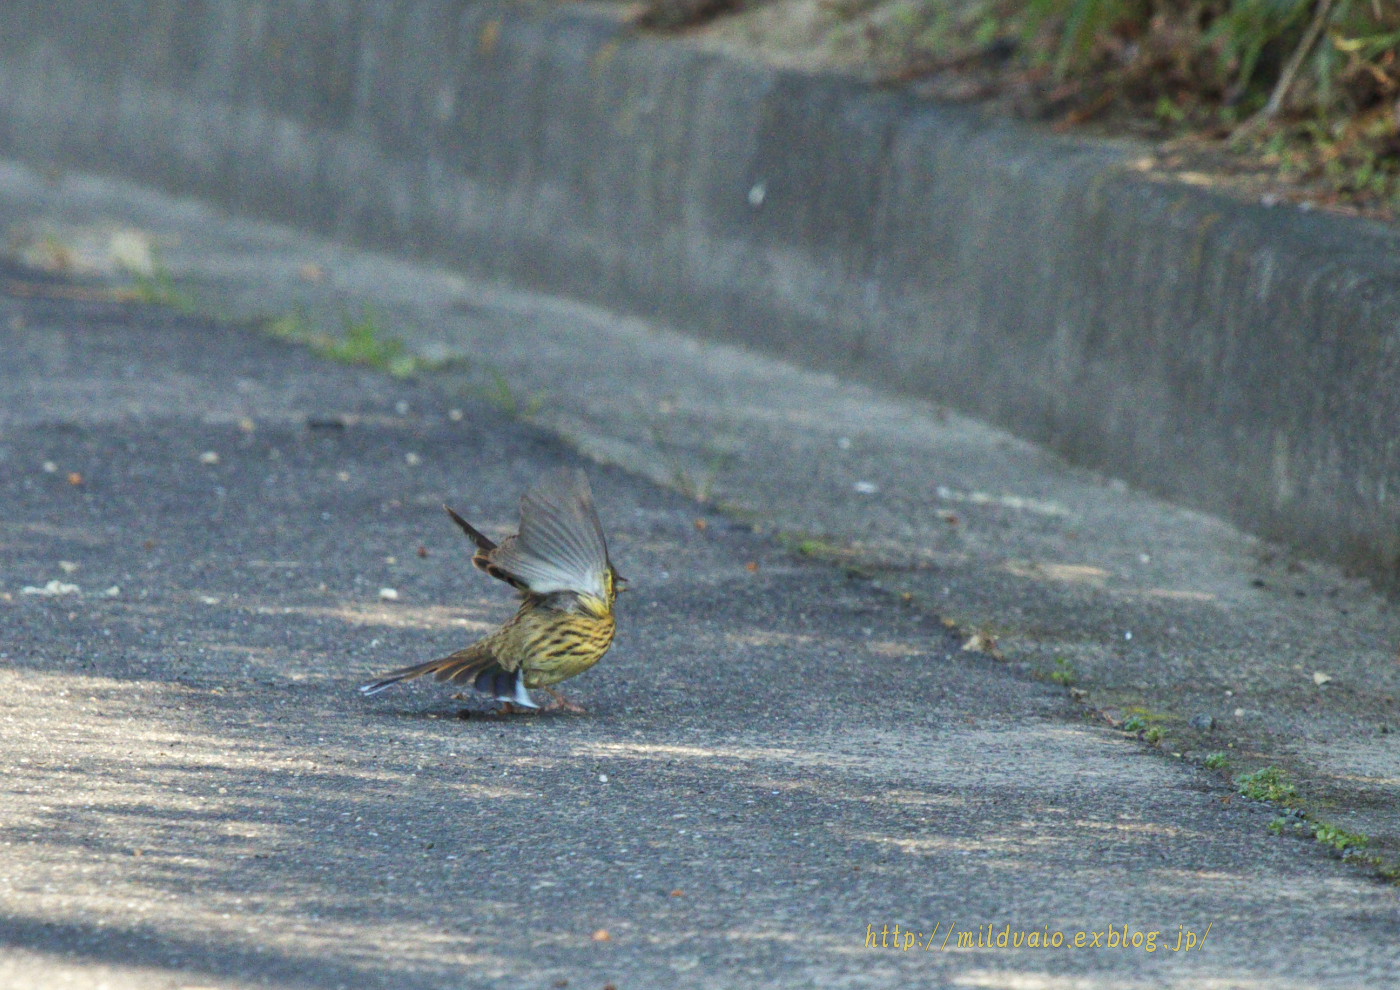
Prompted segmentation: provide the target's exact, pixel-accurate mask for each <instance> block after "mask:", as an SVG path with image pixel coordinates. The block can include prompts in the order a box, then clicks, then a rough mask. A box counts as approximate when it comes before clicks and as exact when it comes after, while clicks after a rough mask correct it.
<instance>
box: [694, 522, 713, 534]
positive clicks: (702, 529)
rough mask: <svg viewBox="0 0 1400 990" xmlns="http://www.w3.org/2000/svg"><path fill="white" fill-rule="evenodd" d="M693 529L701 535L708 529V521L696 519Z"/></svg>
mask: <svg viewBox="0 0 1400 990" xmlns="http://www.w3.org/2000/svg"><path fill="white" fill-rule="evenodd" d="M695 528H696V529H698V530H699V531H700V532H702V533H703V532H705V530H707V529H709V528H710V521H709V520H708V519H697V520H695Z"/></svg>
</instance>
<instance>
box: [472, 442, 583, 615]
mask: <svg viewBox="0 0 1400 990" xmlns="http://www.w3.org/2000/svg"><path fill="white" fill-rule="evenodd" d="M447 511H448V513H449V514H450V515H451V516H452V519H453V521H455V522H456V523H457V525H458V526H460V527H462V531H463V532H464V533H466V534H467V536H468V537H470V538H471V540H472V542H474V543H475V544H476V547H477V551H476V554H475V555H474V556H473V557H472V562H473V563H475V564H476V566H477V567H479V568H481V569H482V570H483V571H485V572H486V573H488V574H490V575H491V576H492V577H495V578H499V579H500V580H502V581H505V582H507V583H508V584H510V585H512V586H513V587H516V588H519V589H520V590H522V591H527V592H529V593H531V594H535V595H548V594H551V593H553V592H560V591H569V592H574V593H576V594H586V595H593V596H596V597H598V598H605V597H606V596H607V585H606V579H605V575H606V574H607V572H608V570H609V564H608V545H607V541H606V540H605V539H604V537H603V526H602V524H601V523H600V522H599V521H598V511H597V510H596V509H595V508H594V507H593V490H592V488H590V487H589V484H588V476H587V475H585V474H584V473H583V472H582V471H577V470H570V469H567V468H564V469H560V470H557V471H554V472H551V473H550V474H548V475H546V476H545V477H544V479H543V480H541V481H540V482H539V484H537V485H535V487H534V488H531V489H530V490H529V491H528V492H526V493H525V495H524V496H523V497H522V498H521V499H520V533H519V534H518V535H516V536H509V537H506V539H504V540H502V541H501V543H500V545H497V544H495V543H493V542H492V541H491V540H490V539H488V538H487V537H486V536H483V535H482V534H481V533H480V532H478V531H477V530H476V529H474V528H473V527H472V526H471V524H469V523H468V522H467V521H466V520H465V519H463V518H462V517H461V516H459V515H457V513H455V512H453V511H452V510H451V509H448V510H447Z"/></svg>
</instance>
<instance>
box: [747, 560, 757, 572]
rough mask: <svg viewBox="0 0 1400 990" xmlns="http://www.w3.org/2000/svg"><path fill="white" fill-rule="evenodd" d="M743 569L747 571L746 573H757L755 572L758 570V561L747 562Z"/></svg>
mask: <svg viewBox="0 0 1400 990" xmlns="http://www.w3.org/2000/svg"><path fill="white" fill-rule="evenodd" d="M744 568H745V569H746V570H748V571H751V572H752V571H757V570H758V561H756V560H751V561H749V562H748V563H747V564H745V565H744Z"/></svg>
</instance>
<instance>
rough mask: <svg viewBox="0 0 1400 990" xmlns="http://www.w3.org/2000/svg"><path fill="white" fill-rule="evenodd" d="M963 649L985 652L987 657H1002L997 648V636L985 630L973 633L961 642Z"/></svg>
mask: <svg viewBox="0 0 1400 990" xmlns="http://www.w3.org/2000/svg"><path fill="white" fill-rule="evenodd" d="M962 648H963V649H964V650H975V651H976V652H978V653H985V654H987V656H989V657H996V658H997V659H998V660H1000V659H1002V655H1001V650H999V649H997V638H996V637H995V636H993V635H992V634H991V633H989V632H987V631H985V630H979V631H977V632H975V633H973V634H972V635H971V636H970V637H969V638H968V640H967V642H966V643H964V644H963V646H962Z"/></svg>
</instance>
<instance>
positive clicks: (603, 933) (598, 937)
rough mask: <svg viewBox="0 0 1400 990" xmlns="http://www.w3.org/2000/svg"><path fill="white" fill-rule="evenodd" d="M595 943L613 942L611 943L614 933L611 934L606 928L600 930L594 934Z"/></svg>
mask: <svg viewBox="0 0 1400 990" xmlns="http://www.w3.org/2000/svg"><path fill="white" fill-rule="evenodd" d="M593 941H595V942H611V941H612V933H611V932H609V931H608V930H607V929H606V928H599V929H598V930H597V931H596V932H594V933H593Z"/></svg>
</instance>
